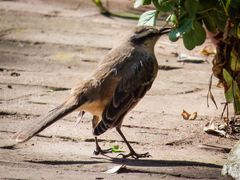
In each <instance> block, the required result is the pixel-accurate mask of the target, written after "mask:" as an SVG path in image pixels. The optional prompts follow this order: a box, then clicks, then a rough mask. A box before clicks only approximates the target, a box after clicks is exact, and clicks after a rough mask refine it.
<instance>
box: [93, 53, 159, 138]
mask: <svg viewBox="0 0 240 180" xmlns="http://www.w3.org/2000/svg"><path fill="white" fill-rule="evenodd" d="M135 53H138V54H132V55H131V56H129V57H128V58H127V59H125V61H123V62H121V63H119V64H118V65H117V66H116V70H117V72H116V76H120V77H121V80H120V81H119V83H118V85H117V87H116V89H115V92H114V95H113V97H112V99H111V101H110V103H109V104H108V105H107V106H106V108H105V109H104V111H103V114H102V121H101V122H100V123H99V124H98V126H97V127H96V128H95V129H94V134H95V135H100V134H102V133H103V132H105V131H106V130H107V129H108V128H112V127H115V126H117V125H118V124H119V123H121V122H118V121H121V119H122V118H121V117H122V116H123V115H125V114H126V113H127V112H128V111H129V110H131V109H132V108H133V107H134V106H135V105H136V104H137V102H138V101H139V100H140V99H141V98H142V97H143V96H144V95H145V93H146V92H147V91H148V90H149V89H150V88H151V86H152V83H153V80H154V79H155V77H156V74H157V68H156V67H157V62H156V59H155V56H154V55H150V54H146V53H143V52H135ZM133 57H135V58H133ZM136 57H138V58H136Z"/></svg>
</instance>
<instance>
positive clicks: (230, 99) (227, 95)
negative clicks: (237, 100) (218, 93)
mask: <svg viewBox="0 0 240 180" xmlns="http://www.w3.org/2000/svg"><path fill="white" fill-rule="evenodd" d="M232 93H233V90H232V86H231V87H230V88H228V90H227V91H226V92H225V99H226V101H227V102H228V103H231V102H233V99H234V98H233V94H232Z"/></svg>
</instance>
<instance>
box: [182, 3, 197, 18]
mask: <svg viewBox="0 0 240 180" xmlns="http://www.w3.org/2000/svg"><path fill="white" fill-rule="evenodd" d="M198 5H199V3H198V0H186V1H185V3H184V6H185V9H186V10H187V12H188V13H189V15H190V16H191V17H194V16H195V15H196V12H197V9H198Z"/></svg>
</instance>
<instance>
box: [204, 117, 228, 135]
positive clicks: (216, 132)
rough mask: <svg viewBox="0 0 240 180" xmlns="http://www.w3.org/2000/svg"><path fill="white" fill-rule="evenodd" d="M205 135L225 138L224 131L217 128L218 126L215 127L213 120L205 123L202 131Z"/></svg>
mask: <svg viewBox="0 0 240 180" xmlns="http://www.w3.org/2000/svg"><path fill="white" fill-rule="evenodd" d="M203 130H204V131H205V132H206V133H209V134H213V135H218V136H226V134H227V133H226V131H225V130H222V129H220V128H219V126H217V125H215V124H214V122H213V119H212V120H211V121H210V122H209V123H207V124H206V125H205V127H204V129H203Z"/></svg>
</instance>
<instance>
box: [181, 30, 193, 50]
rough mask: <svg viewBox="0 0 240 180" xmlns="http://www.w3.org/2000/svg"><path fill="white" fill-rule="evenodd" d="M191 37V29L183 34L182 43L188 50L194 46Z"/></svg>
mask: <svg viewBox="0 0 240 180" xmlns="http://www.w3.org/2000/svg"><path fill="white" fill-rule="evenodd" d="M193 37H194V31H193V30H191V31H189V32H187V33H184V34H183V44H184V46H185V48H187V49H188V50H192V49H193V48H195V46H196V44H195V42H194V39H193Z"/></svg>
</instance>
